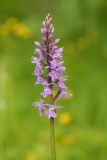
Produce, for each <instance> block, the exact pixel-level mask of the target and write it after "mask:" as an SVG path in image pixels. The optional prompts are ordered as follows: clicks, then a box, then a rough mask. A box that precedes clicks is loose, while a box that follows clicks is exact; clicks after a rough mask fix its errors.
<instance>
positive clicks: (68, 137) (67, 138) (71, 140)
mask: <svg viewBox="0 0 107 160" xmlns="http://www.w3.org/2000/svg"><path fill="white" fill-rule="evenodd" d="M75 141H76V138H75V137H74V136H73V135H66V136H64V137H63V139H62V142H63V143H64V144H74V143H75Z"/></svg>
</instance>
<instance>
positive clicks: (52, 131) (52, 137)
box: [50, 118, 56, 160]
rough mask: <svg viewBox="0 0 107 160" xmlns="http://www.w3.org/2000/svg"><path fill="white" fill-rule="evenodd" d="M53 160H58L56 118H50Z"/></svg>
mask: <svg viewBox="0 0 107 160" xmlns="http://www.w3.org/2000/svg"><path fill="white" fill-rule="evenodd" d="M50 135H51V160H56V152H55V131H54V118H50Z"/></svg>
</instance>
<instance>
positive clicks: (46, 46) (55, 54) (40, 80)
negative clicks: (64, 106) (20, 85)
mask: <svg viewBox="0 0 107 160" xmlns="http://www.w3.org/2000/svg"><path fill="white" fill-rule="evenodd" d="M51 21H52V17H51V16H50V14H48V15H47V16H46V19H45V20H44V21H43V26H42V28H41V33H42V43H40V42H37V41H35V42H34V44H35V45H36V46H37V48H36V49H35V51H34V53H35V54H36V57H32V63H34V64H35V65H36V67H35V70H34V75H36V76H37V81H36V84H42V85H43V87H44V90H43V91H42V92H41V95H42V96H43V97H44V98H45V97H47V96H49V97H50V104H49V103H45V102H44V101H43V100H40V102H34V106H36V107H37V108H38V109H39V112H40V115H41V116H42V115H43V114H44V113H45V114H46V115H47V117H48V118H56V116H57V114H56V109H59V108H61V106H55V105H54V102H55V101H56V99H59V98H61V97H66V96H70V95H71V94H69V93H67V92H66V90H67V86H66V85H65V84H64V81H65V80H67V77H65V76H63V74H62V73H63V71H64V70H65V67H64V66H63V63H64V61H63V57H62V54H61V53H62V52H63V48H58V46H57V43H58V42H59V39H54V30H55V29H54V27H53V24H52V23H51ZM53 93H54V94H53Z"/></svg>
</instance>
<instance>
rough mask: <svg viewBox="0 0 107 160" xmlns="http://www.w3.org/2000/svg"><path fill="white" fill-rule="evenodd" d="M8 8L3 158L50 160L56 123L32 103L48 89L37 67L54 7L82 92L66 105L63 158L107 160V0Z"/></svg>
mask: <svg viewBox="0 0 107 160" xmlns="http://www.w3.org/2000/svg"><path fill="white" fill-rule="evenodd" d="M0 10H1V16H2V18H1V23H0V44H1V45H0V160H42V159H44V160H48V159H50V153H49V145H50V144H49V141H50V139H49V138H50V137H49V121H48V119H47V118H46V117H43V118H40V117H39V115H38V111H37V110H36V109H35V108H34V107H33V106H32V103H33V102H34V101H36V100H38V99H39V98H40V97H39V92H40V90H41V87H39V86H34V85H33V84H34V82H35V77H33V76H32V72H33V70H34V66H33V65H32V64H31V56H33V50H34V45H33V41H34V40H37V39H40V38H41V37H40V31H39V30H40V27H41V23H42V20H43V19H44V17H45V16H46V14H47V13H48V12H49V13H50V14H52V16H53V23H54V25H55V28H56V37H61V39H62V40H61V43H60V46H63V47H64V53H63V56H64V59H65V66H66V67H67V71H66V73H65V74H66V75H68V76H69V79H68V86H69V89H70V91H72V92H73V94H74V96H73V98H72V99H65V100H61V101H60V102H58V104H60V105H63V106H64V108H63V109H61V110H59V111H58V114H59V117H58V118H57V119H56V143H57V159H59V160H65V159H67V160H106V159H107V134H106V133H107V117H106V115H107V107H106V106H107V38H106V37H107V36H106V35H107V29H106V28H107V21H106V13H107V2H106V1H104V0H94V1H93V0H87V1H85V0H84V1H82V2H81V1H79V0H75V1H73V0H66V1H65V0H59V1H49V0H46V3H45V1H42V0H40V1H37V0H36V1H34V0H31V1H28V0H26V2H23V5H22V1H21V0H16V1H12V0H11V1H8V0H7V2H6V3H5V1H2V2H1V5H0ZM13 17H14V18H13ZM10 18H12V19H11V20H10ZM13 20H14V21H13ZM13 22H14V23H13Z"/></svg>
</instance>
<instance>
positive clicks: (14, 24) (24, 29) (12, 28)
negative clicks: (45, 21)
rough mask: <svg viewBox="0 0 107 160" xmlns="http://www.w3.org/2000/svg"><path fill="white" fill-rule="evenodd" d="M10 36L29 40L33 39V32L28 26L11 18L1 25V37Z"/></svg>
mask: <svg viewBox="0 0 107 160" xmlns="http://www.w3.org/2000/svg"><path fill="white" fill-rule="evenodd" d="M9 34H13V35H15V36H17V37H20V38H24V39H28V38H30V37H32V35H33V31H32V30H31V28H29V27H28V26H27V25H25V24H24V23H22V22H20V21H19V20H18V19H17V18H15V17H11V18H9V19H7V20H6V21H5V22H4V23H3V24H0V35H2V36H6V35H9Z"/></svg>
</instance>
